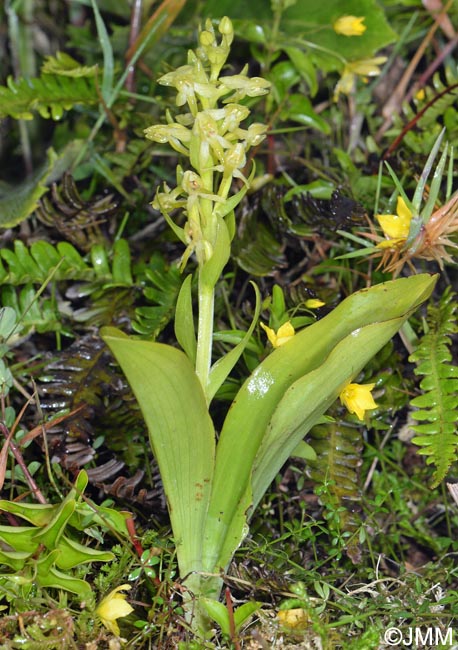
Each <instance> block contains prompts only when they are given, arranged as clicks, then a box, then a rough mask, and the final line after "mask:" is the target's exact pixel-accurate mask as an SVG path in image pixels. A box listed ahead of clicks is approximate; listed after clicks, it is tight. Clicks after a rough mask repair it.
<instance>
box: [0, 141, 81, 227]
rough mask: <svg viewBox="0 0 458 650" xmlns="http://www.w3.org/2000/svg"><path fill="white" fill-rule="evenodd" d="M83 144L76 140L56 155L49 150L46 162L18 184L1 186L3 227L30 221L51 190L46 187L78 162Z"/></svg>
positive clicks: (0, 205)
mask: <svg viewBox="0 0 458 650" xmlns="http://www.w3.org/2000/svg"><path fill="white" fill-rule="evenodd" d="M81 148H82V141H80V140H75V141H73V142H71V143H69V144H68V145H67V146H66V147H65V149H64V150H63V151H62V152H61V153H60V154H56V152H55V151H54V150H53V149H48V152H47V155H48V160H47V162H46V163H45V164H44V165H42V166H41V167H40V168H39V169H37V171H36V172H35V173H34V174H32V175H31V176H30V178H28V179H26V180H25V181H23V182H22V183H20V184H19V185H14V186H13V185H5V184H2V185H1V186H0V228H14V226H17V225H18V224H19V223H21V221H24V219H27V217H29V216H30V215H31V214H32V212H34V210H35V208H36V207H37V204H38V200H39V199H40V198H41V197H42V196H43V194H45V193H46V192H47V191H48V187H47V185H48V184H50V183H52V182H53V181H55V180H57V179H58V178H60V177H61V175H62V174H63V173H64V171H66V170H67V169H68V168H69V167H70V166H71V165H72V163H73V161H74V160H75V159H76V157H77V155H78V153H79V152H80V150H81Z"/></svg>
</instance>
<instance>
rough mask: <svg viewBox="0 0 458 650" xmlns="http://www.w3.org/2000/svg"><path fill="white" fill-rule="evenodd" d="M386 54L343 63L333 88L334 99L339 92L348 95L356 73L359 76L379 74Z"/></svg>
mask: <svg viewBox="0 0 458 650" xmlns="http://www.w3.org/2000/svg"><path fill="white" fill-rule="evenodd" d="M385 61H386V56H376V57H374V58H373V59H360V60H359V61H349V62H348V63H346V64H345V67H344V69H343V72H342V76H341V77H340V79H339V81H338V83H337V85H336V87H335V90H334V101H337V99H338V97H339V95H340V93H343V94H344V95H349V94H350V93H351V92H352V90H353V86H354V84H355V81H356V75H360V76H361V77H376V76H377V75H379V74H380V72H381V70H380V66H381V65H382V64H383V63H385Z"/></svg>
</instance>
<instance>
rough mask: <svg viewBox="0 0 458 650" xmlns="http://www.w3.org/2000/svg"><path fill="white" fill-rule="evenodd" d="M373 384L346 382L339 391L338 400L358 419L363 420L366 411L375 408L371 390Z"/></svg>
mask: <svg viewBox="0 0 458 650" xmlns="http://www.w3.org/2000/svg"><path fill="white" fill-rule="evenodd" d="M374 386H375V384H347V385H346V386H345V388H344V389H343V390H342V391H341V393H340V396H339V397H340V401H341V402H342V404H343V405H344V406H346V408H347V409H348V411H349V412H350V413H355V414H356V415H357V417H358V419H359V420H364V414H365V412H366V411H370V410H371V409H376V408H377V404H376V403H375V402H374V398H373V397H372V394H371V390H372V389H373V388H374Z"/></svg>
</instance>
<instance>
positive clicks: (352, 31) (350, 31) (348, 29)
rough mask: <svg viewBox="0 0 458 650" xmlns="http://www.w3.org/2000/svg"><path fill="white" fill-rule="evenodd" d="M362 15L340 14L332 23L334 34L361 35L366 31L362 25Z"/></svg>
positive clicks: (363, 18)
mask: <svg viewBox="0 0 458 650" xmlns="http://www.w3.org/2000/svg"><path fill="white" fill-rule="evenodd" d="M364 20H365V17H364V16H341V17H340V18H338V19H337V20H336V21H335V22H334V24H333V25H332V28H333V30H334V31H335V32H336V34H342V35H343V36H361V35H362V34H364V32H365V31H366V29H367V27H366V25H363V22H364Z"/></svg>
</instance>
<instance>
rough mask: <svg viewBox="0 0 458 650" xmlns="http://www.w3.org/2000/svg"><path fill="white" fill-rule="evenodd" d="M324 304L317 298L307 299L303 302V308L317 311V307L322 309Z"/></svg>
mask: <svg viewBox="0 0 458 650" xmlns="http://www.w3.org/2000/svg"><path fill="white" fill-rule="evenodd" d="M325 304H326V303H325V302H323V301H322V300H318V298H309V299H308V300H306V301H305V306H306V307H307V308H308V309H318V308H319V307H323V305H325Z"/></svg>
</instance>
